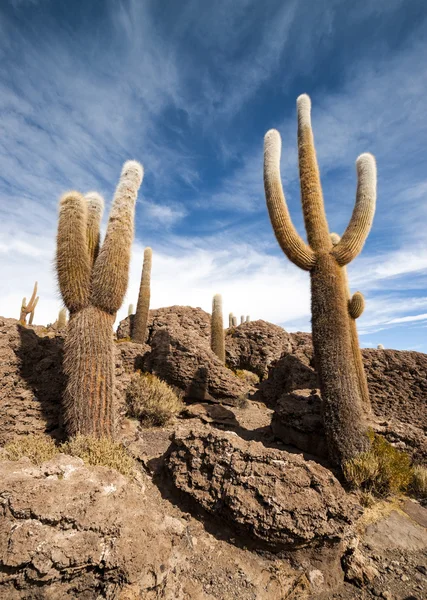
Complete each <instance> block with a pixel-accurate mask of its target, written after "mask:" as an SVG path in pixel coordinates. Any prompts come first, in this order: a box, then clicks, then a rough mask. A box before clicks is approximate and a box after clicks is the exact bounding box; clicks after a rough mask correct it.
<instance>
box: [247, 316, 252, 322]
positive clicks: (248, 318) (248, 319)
mask: <svg viewBox="0 0 427 600" xmlns="http://www.w3.org/2000/svg"><path fill="white" fill-rule="evenodd" d="M250 322H251V318H250V316H249V315H247V316H246V323H250Z"/></svg>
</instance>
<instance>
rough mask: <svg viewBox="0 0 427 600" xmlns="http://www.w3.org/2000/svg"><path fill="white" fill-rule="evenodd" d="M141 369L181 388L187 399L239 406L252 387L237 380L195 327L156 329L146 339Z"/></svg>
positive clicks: (252, 389) (245, 382)
mask: <svg viewBox="0 0 427 600" xmlns="http://www.w3.org/2000/svg"><path fill="white" fill-rule="evenodd" d="M150 343H151V352H150V353H149V354H148V355H147V356H146V357H145V359H144V368H145V370H147V371H149V372H150V373H154V374H155V375H157V376H158V377H160V379H163V380H164V381H166V382H167V383H169V384H170V385H173V386H174V387H177V388H179V389H180V390H182V391H183V393H184V396H185V398H187V399H188V400H207V401H210V402H221V403H224V404H230V405H239V404H241V403H242V401H243V400H244V399H245V398H246V396H247V394H248V393H249V392H250V391H254V388H253V387H252V386H251V384H250V383H249V382H247V381H244V380H242V379H239V378H238V377H236V376H235V375H234V373H233V372H232V371H231V370H230V369H228V368H227V367H226V366H225V365H224V364H223V363H222V362H221V361H220V360H219V359H218V357H217V356H216V355H215V354H214V353H213V352H212V350H211V349H210V348H209V345H208V344H207V343H206V342H205V340H204V339H203V338H202V336H200V335H199V334H198V333H197V332H196V331H195V330H191V329H184V328H183V327H180V326H176V327H174V328H172V327H170V326H169V327H168V328H166V327H165V328H163V329H158V330H157V331H156V332H155V333H154V335H153V336H152V338H151V339H150Z"/></svg>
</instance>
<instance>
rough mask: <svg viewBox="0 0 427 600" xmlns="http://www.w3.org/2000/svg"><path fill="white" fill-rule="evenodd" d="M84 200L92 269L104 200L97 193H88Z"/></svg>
mask: <svg viewBox="0 0 427 600" xmlns="http://www.w3.org/2000/svg"><path fill="white" fill-rule="evenodd" d="M85 198H86V201H87V248H88V253H89V260H90V264H91V267H92V266H93V263H94V262H95V260H96V258H97V256H98V254H99V244H100V232H99V229H100V225H101V219H102V213H103V212H104V199H103V197H102V196H100V195H99V194H98V193H97V192H89V193H88V194H86V195H85Z"/></svg>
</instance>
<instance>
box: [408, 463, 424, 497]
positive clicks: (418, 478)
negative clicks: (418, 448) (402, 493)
mask: <svg viewBox="0 0 427 600" xmlns="http://www.w3.org/2000/svg"><path fill="white" fill-rule="evenodd" d="M411 491H412V492H413V493H414V494H415V496H417V497H419V498H423V499H424V498H427V467H423V466H421V465H415V466H414V467H413V468H412V479H411Z"/></svg>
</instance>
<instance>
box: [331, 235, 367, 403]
mask: <svg viewBox="0 0 427 600" xmlns="http://www.w3.org/2000/svg"><path fill="white" fill-rule="evenodd" d="M340 239H341V238H340V236H339V235H338V234H336V233H331V241H332V244H333V246H336V245H337V244H338V243H339V241H340ZM341 273H342V276H343V278H344V285H345V288H346V290H347V303H348V315H349V318H350V334H351V349H352V353H353V360H354V365H355V368H356V372H357V379H358V383H359V389H360V396H361V399H362V409H363V410H364V412H366V413H370V412H371V401H370V399H369V388H368V381H367V379H366V373H365V368H364V366H363V357H362V353H361V351H360V345H359V336H358V335H357V325H356V319H358V318H359V317H360V315H361V314H362V313H363V311H364V310H365V298H364V297H363V294H361V293H360V292H355V293H354V294H353V296H351V293H350V288H349V283H348V276H347V269H346V267H342V269H341Z"/></svg>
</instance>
